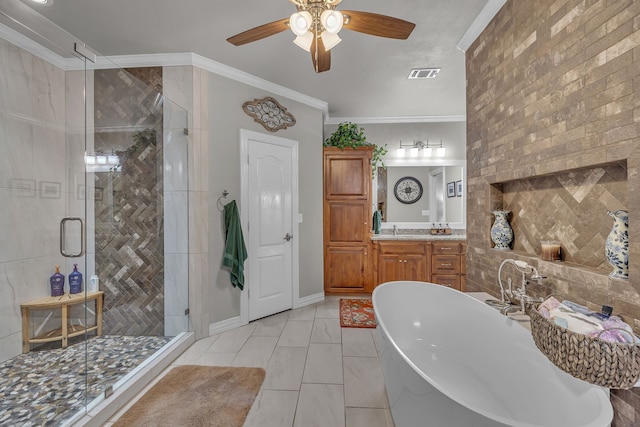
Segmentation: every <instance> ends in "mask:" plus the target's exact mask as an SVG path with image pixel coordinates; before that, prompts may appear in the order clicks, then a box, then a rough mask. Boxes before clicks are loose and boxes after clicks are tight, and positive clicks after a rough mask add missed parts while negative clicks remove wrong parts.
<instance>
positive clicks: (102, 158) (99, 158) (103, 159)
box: [96, 156, 107, 165]
mask: <svg viewBox="0 0 640 427" xmlns="http://www.w3.org/2000/svg"><path fill="white" fill-rule="evenodd" d="M96 160H97V161H98V164H99V165H106V164H107V156H96Z"/></svg>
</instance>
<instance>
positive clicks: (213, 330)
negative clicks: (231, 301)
mask: <svg viewBox="0 0 640 427" xmlns="http://www.w3.org/2000/svg"><path fill="white" fill-rule="evenodd" d="M240 326H242V321H241V320H240V316H236V317H232V318H230V319H226V320H222V321H220V322H216V323H210V324H209V336H212V335H217V334H220V333H222V332H226V331H230V330H231V329H235V328H238V327H240Z"/></svg>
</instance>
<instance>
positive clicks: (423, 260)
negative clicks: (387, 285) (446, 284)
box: [377, 242, 430, 283]
mask: <svg viewBox="0 0 640 427" xmlns="http://www.w3.org/2000/svg"><path fill="white" fill-rule="evenodd" d="M428 259H429V244H428V243H427V242H378V268H377V273H378V283H384V282H392V281H394V280H418V281H422V282H428V281H429V276H430V274H429V262H428Z"/></svg>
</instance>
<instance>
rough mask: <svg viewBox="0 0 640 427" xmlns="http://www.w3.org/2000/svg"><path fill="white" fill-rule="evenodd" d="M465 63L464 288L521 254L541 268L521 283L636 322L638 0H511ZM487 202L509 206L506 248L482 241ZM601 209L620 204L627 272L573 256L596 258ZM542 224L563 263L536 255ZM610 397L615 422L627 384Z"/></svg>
mask: <svg viewBox="0 0 640 427" xmlns="http://www.w3.org/2000/svg"><path fill="white" fill-rule="evenodd" d="M466 63H467V124H468V130H467V166H468V175H467V178H468V185H467V188H468V214H467V227H468V228H467V230H468V233H467V235H468V249H467V289H468V290H470V291H474V290H483V291H487V292H490V293H492V294H494V295H498V293H499V288H498V285H497V277H496V272H497V269H498V266H499V263H500V262H501V261H502V260H503V259H505V258H520V259H524V260H526V261H527V262H530V263H532V264H534V265H536V266H537V267H538V269H539V270H540V272H541V273H542V274H545V275H547V276H548V278H547V279H545V281H544V285H543V287H542V288H541V289H536V288H535V287H534V288H533V289H532V292H536V293H538V294H540V295H542V294H549V293H552V292H560V293H562V294H563V295H564V296H565V297H567V298H570V299H573V300H575V301H576V302H578V303H580V304H587V305H589V306H590V307H591V308H593V309H599V308H600V306H601V305H602V304H608V305H611V306H613V307H614V313H617V314H621V315H623V316H624V317H625V318H626V320H627V321H628V322H629V323H631V324H632V325H633V326H634V327H635V329H636V330H639V329H640V294H639V293H640V263H638V259H639V257H640V243H639V242H640V222H639V218H638V215H637V212H638V209H639V208H640V192H639V191H638V190H639V189H640V174H639V172H640V151H639V150H638V146H639V142H640V102H639V99H640V97H639V96H638V94H639V93H640V86H638V82H640V2H637V1H614V2H606V1H585V0H566V1H558V0H543V1H538V2H522V1H513V0H511V1H509V2H507V3H506V5H505V6H504V7H503V8H502V10H500V12H499V13H498V14H497V15H496V17H495V18H494V19H493V21H492V22H491V23H490V24H489V25H488V26H487V28H486V29H485V30H484V32H483V33H482V34H481V35H480V37H478V39H477V40H476V41H475V42H474V43H473V45H472V46H471V47H470V48H469V49H468V50H467V52H466ZM594 176H595V177H597V179H595V180H593V179H592V178H593V177H594ZM583 195H584V196H585V197H582V196H583ZM496 208H505V209H510V210H513V215H512V217H511V219H510V220H511V222H512V225H513V227H514V230H515V234H516V239H515V241H514V250H513V251H511V252H502V251H496V250H493V249H492V247H491V246H492V245H491V239H490V227H491V224H492V222H493V216H492V215H491V214H490V211H491V210H492V209H496ZM607 209H611V210H615V209H627V210H629V212H630V215H629V231H630V234H629V243H630V251H629V281H624V280H616V279H611V278H609V277H608V272H609V271H611V270H610V268H609V267H606V264H605V265H604V267H602V268H599V267H598V266H599V265H600V264H598V260H597V259H596V260H592V261H593V264H591V265H590V264H589V263H590V262H592V261H589V262H587V261H586V260H583V258H581V257H580V256H578V255H579V254H580V252H581V251H582V252H583V253H585V252H587V251H588V252H590V254H592V255H593V256H595V257H599V258H600V259H603V258H604V240H605V238H606V236H607V235H608V233H609V231H610V229H611V226H612V225H613V221H611V220H610V219H608V220H602V219H600V218H606V210H607ZM567 213H568V215H567ZM534 224H538V226H533V225H534ZM572 228H573V229H575V231H572ZM554 230H555V231H554ZM553 233H557V235H559V236H560V237H561V238H562V241H563V245H564V247H563V248H566V249H568V250H572V251H575V252H574V253H575V254H576V257H575V258H574V263H568V262H564V263H552V262H544V261H540V259H539V248H537V247H536V246H535V244H532V243H531V242H535V241H537V240H538V239H541V238H543V237H546V236H549V234H553ZM527 242H528V243H527ZM570 245H573V246H570ZM589 245H592V246H591V247H590V246H589ZM594 265H595V266H596V267H593V266H594ZM612 401H613V403H614V408H615V409H616V418H615V420H614V425H619V426H622V425H635V423H637V422H638V420H640V406H639V405H638V404H637V403H635V404H633V402H638V395H637V393H635V396H634V395H633V393H631V392H624V393H614V394H613V396H612ZM634 419H635V421H634Z"/></svg>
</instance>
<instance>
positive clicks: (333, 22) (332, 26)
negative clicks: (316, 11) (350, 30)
mask: <svg viewBox="0 0 640 427" xmlns="http://www.w3.org/2000/svg"><path fill="white" fill-rule="evenodd" d="M320 23H322V26H323V27H324V29H325V31H327V32H328V33H329V34H337V33H338V31H340V30H341V29H342V24H343V23H344V18H343V17H342V13H340V12H338V11H337V10H330V9H327V10H325V11H324V12H322V15H320Z"/></svg>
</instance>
